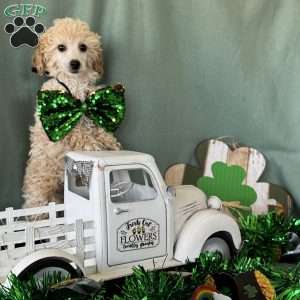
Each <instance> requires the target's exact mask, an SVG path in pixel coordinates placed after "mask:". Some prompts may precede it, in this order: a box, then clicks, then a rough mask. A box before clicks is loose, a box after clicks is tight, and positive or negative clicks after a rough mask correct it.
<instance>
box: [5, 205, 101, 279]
mask: <svg viewBox="0 0 300 300" xmlns="http://www.w3.org/2000/svg"><path fill="white" fill-rule="evenodd" d="M63 212H64V205H63V204H55V203H49V205H47V206H41V207H34V208H26V209H16V210H15V209H13V208H11V207H9V208H7V209H6V210H5V211H1V212H0V278H2V279H3V278H5V277H6V276H7V275H8V274H9V272H10V270H11V269H12V268H13V267H14V266H15V265H16V264H17V263H18V262H19V261H20V260H21V259H22V258H23V257H25V256H27V255H29V254H31V253H33V252H35V251H38V250H41V249H51V248H54V249H60V250H64V251H66V252H67V253H69V254H72V255H74V256H76V258H77V259H79V261H80V262H81V263H82V265H84V266H87V269H86V272H87V273H90V272H95V271H96V252H95V251H96V249H95V237H94V224H93V221H88V222H83V221H82V220H77V221H76V222H75V223H74V224H67V225H65V224H64V217H63Z"/></svg>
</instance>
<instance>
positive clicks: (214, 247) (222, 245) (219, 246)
mask: <svg viewBox="0 0 300 300" xmlns="http://www.w3.org/2000/svg"><path fill="white" fill-rule="evenodd" d="M205 251H208V252H216V251H218V252H220V253H221V255H222V258H226V259H230V258H231V255H230V247H229V245H228V244H227V242H226V241H225V240H223V239H222V238H219V237H211V238H209V239H208V240H207V241H206V242H205V244H204V245H203V247H202V251H201V252H205Z"/></svg>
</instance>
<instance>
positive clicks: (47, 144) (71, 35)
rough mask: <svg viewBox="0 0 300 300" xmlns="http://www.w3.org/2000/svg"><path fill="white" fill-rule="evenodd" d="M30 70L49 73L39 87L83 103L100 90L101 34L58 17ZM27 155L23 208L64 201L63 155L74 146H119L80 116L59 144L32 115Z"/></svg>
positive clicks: (43, 39)
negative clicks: (33, 121) (89, 95)
mask: <svg viewBox="0 0 300 300" xmlns="http://www.w3.org/2000/svg"><path fill="white" fill-rule="evenodd" d="M33 71H35V72H37V73H38V74H39V75H47V76H49V77H51V78H50V79H49V80H48V81H46V82H45V83H44V84H43V85H42V88H41V90H64V91H66V90H67V91H70V93H71V94H72V95H73V97H75V98H77V99H80V100H81V101H84V99H85V98H86V96H87V95H88V94H89V93H90V92H92V91H94V90H96V89H99V86H96V85H95V82H96V80H97V79H99V78H101V76H102V74H103V61H102V48H101V42H100V36H99V35H97V34H96V33H94V32H91V31H90V29H89V26H88V25H87V24H86V23H84V22H82V21H80V20H74V19H71V18H63V19H57V20H55V21H54V25H53V26H52V27H50V28H49V29H48V30H47V31H46V32H45V33H44V34H43V35H42V36H41V37H40V40H39V44H38V47H37V48H36V50H35V53H34V55H33ZM30 143H31V145H30V153H29V156H30V157H29V160H28V163H27V168H26V172H25V178H24V186H23V192H24V198H25V203H24V207H34V206H42V205H47V204H48V202H51V201H55V202H57V203H61V202H63V179H64V155H65V153H66V152H68V151H73V150H90V151H95V150H119V149H120V144H119V143H118V141H117V140H116V138H115V137H114V136H113V135H112V134H111V133H108V132H106V131H105V130H104V129H103V128H100V127H98V126H97V125H95V124H94V123H93V122H92V121H91V120H89V119H88V118H86V117H82V118H81V120H80V121H79V123H78V124H77V125H76V127H75V128H73V130H72V131H71V132H70V133H69V134H68V135H66V136H65V137H64V138H63V139H62V140H60V141H58V142H52V141H50V140H49V138H48V136H47V135H46V133H45V131H44V129H43V127H42V124H41V121H40V119H39V117H38V116H37V113H35V124H34V125H33V126H32V127H31V128H30Z"/></svg>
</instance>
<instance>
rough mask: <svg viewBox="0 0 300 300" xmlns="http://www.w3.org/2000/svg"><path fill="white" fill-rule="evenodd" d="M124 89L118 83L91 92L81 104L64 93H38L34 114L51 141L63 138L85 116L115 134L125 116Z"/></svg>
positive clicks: (47, 91) (46, 91)
mask: <svg viewBox="0 0 300 300" xmlns="http://www.w3.org/2000/svg"><path fill="white" fill-rule="evenodd" d="M124 91H125V90H124V88H123V86H122V85H120V84H118V85H115V86H114V87H111V86H107V87H105V88H102V89H99V90H97V91H95V92H93V93H91V94H90V95H89V96H88V97H87V98H86V99H85V101H84V102H81V101H80V100H78V99H75V98H73V96H72V95H71V94H70V93H68V92H64V91H57V90H55V91H49V90H45V91H39V92H38V95H37V114H38V116H39V117H40V120H41V122H42V125H43V128H44V130H45V132H46V133H47V135H48V137H49V139H50V140H51V141H52V142H57V141H59V140H61V139H63V138H64V137H65V136H66V135H67V134H68V133H69V132H70V131H71V130H72V129H73V128H74V127H75V126H76V124H77V123H78V122H79V120H80V119H81V117H82V116H83V115H86V116H87V117H88V118H89V119H91V120H92V121H93V122H94V123H95V124H96V125H98V126H100V127H102V128H104V129H105V130H107V131H110V132H113V131H115V130H116V129H117V128H118V126H119V125H120V123H121V122H122V120H123V119H124V114H125V99H124Z"/></svg>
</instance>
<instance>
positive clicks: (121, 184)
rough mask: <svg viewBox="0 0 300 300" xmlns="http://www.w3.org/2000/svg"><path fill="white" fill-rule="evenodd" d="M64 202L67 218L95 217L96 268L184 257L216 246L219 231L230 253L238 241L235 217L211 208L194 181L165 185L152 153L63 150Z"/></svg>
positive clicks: (181, 260)
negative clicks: (210, 241)
mask: <svg viewBox="0 0 300 300" xmlns="http://www.w3.org/2000/svg"><path fill="white" fill-rule="evenodd" d="M64 203H65V212H64V213H65V222H66V223H67V224H68V223H70V224H71V223H74V222H76V220H78V219H82V220H83V221H90V220H92V221H94V226H95V239H96V262H97V272H100V273H101V272H102V273H105V272H107V270H108V269H110V270H115V269H119V268H122V269H124V268H131V266H132V265H136V264H140V265H144V266H147V265H149V264H153V262H154V261H156V262H159V261H161V262H164V264H165V265H166V266H167V265H170V266H173V265H179V264H183V263H185V262H186V260H189V261H193V260H194V259H195V258H196V257H197V256H198V255H199V253H200V252H201V251H203V250H204V249H205V248H206V247H207V246H208V250H214V248H216V249H215V250H219V249H218V247H222V246H220V245H218V242H219V240H220V239H221V238H222V239H223V240H226V245H228V246H227V247H228V250H227V252H228V251H229V249H230V251H232V250H234V249H237V248H239V246H240V243H241V237H240V232H239V229H238V225H237V224H236V222H235V221H234V219H233V218H232V217H230V216H229V215H227V214H225V213H223V212H221V211H219V210H216V209H208V207H207V199H206V196H205V194H204V193H203V192H202V191H200V190H199V189H197V188H196V187H194V186H177V187H173V188H172V189H170V188H169V187H167V186H166V184H165V182H164V180H163V178H162V176H161V174H160V171H159V169H158V168H157V165H156V163H155V160H154V158H153V157H152V156H151V155H148V154H144V153H139V152H133V151H100V152H86V151H85V152H78V151H76V152H70V153H68V154H67V156H66V168H65V193H64ZM209 239H210V240H213V241H214V242H213V243H208V244H207V241H208V240H209ZM216 241H217V243H216ZM211 248H213V249H211Z"/></svg>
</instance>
